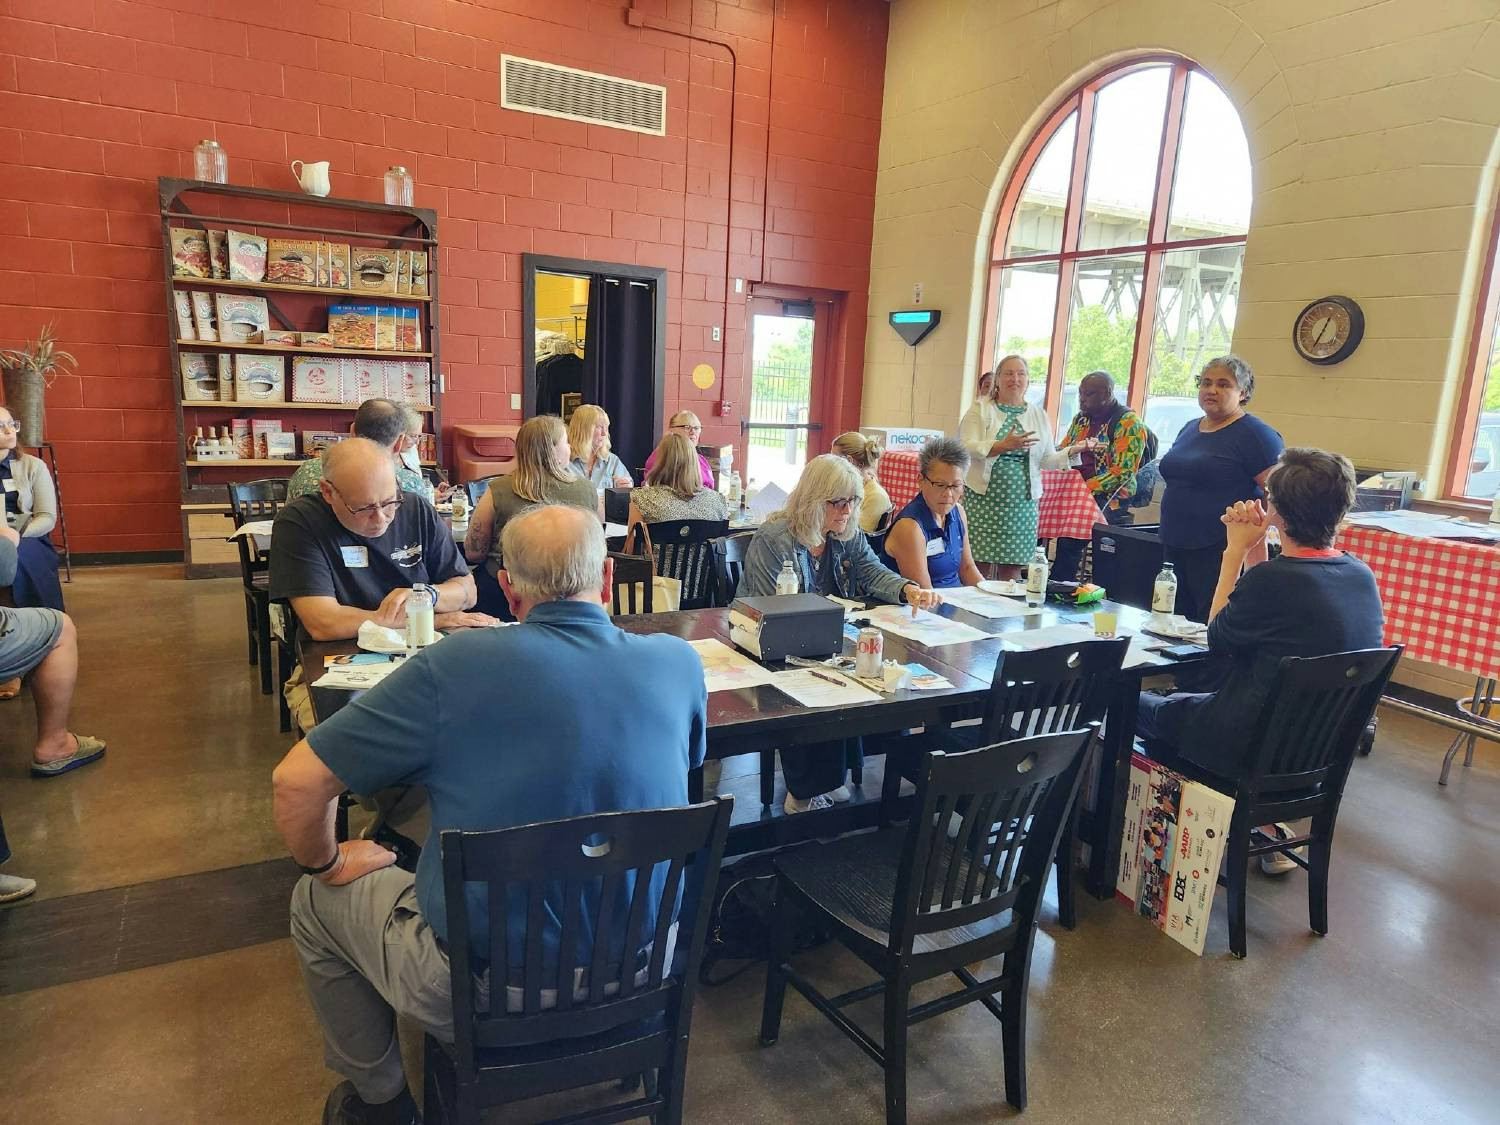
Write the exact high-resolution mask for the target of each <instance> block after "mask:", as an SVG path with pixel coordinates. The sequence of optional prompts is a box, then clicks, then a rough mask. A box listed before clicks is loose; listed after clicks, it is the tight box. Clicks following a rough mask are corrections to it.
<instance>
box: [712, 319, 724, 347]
mask: <svg viewBox="0 0 1500 1125" xmlns="http://www.w3.org/2000/svg"><path fill="white" fill-rule="evenodd" d="M723 338H724V330H723V329H722V328H720V327H719V326H718V325H717V324H715V325H714V327H713V340H714V343H716V344H717V343H718V342H719V341H720V340H722V339H723Z"/></svg>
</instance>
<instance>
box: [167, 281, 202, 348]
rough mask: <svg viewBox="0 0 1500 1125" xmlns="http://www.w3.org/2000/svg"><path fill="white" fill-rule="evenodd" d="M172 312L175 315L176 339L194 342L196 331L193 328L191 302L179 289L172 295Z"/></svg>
mask: <svg viewBox="0 0 1500 1125" xmlns="http://www.w3.org/2000/svg"><path fill="white" fill-rule="evenodd" d="M172 311H173V312H175V313H176V314H177V338H178V339H179V340H196V339H197V338H198V330H197V329H196V328H194V327H193V301H192V298H191V297H189V296H188V295H187V293H186V292H184V291H183V290H181V289H178V290H176V291H175V292H174V293H173V294H172Z"/></svg>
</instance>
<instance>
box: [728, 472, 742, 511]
mask: <svg viewBox="0 0 1500 1125" xmlns="http://www.w3.org/2000/svg"><path fill="white" fill-rule="evenodd" d="M744 494H745V487H744V485H743V484H742V483H741V482H740V472H739V470H738V469H736V470H735V471H734V472H732V473H730V474H729V497H728V500H729V506H730V507H731V508H738V507H739V506H740V498H741V497H742V496H744Z"/></svg>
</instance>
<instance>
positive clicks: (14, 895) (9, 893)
mask: <svg viewBox="0 0 1500 1125" xmlns="http://www.w3.org/2000/svg"><path fill="white" fill-rule="evenodd" d="M35 890H36V880H35V879H26V878H23V877H22V876H20V875H6V874H4V873H0V903H4V902H15V901H16V900H17V899H22V898H25V897H26V896H27V895H29V894H31V893H32V892H33V891H35Z"/></svg>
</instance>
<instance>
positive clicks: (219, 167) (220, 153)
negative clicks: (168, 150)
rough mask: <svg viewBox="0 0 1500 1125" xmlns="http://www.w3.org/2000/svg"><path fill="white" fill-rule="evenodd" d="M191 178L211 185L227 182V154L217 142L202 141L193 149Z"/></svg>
mask: <svg viewBox="0 0 1500 1125" xmlns="http://www.w3.org/2000/svg"><path fill="white" fill-rule="evenodd" d="M193 176H194V178H195V179H199V180H204V181H207V182H208V183H211V184H227V183H228V182H229V154H228V153H227V152H225V151H224V146H223V145H221V144H220V143H219V142H218V141H215V140H210V139H204V140H201V141H199V142H198V143H197V145H196V146H194V148H193Z"/></svg>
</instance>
